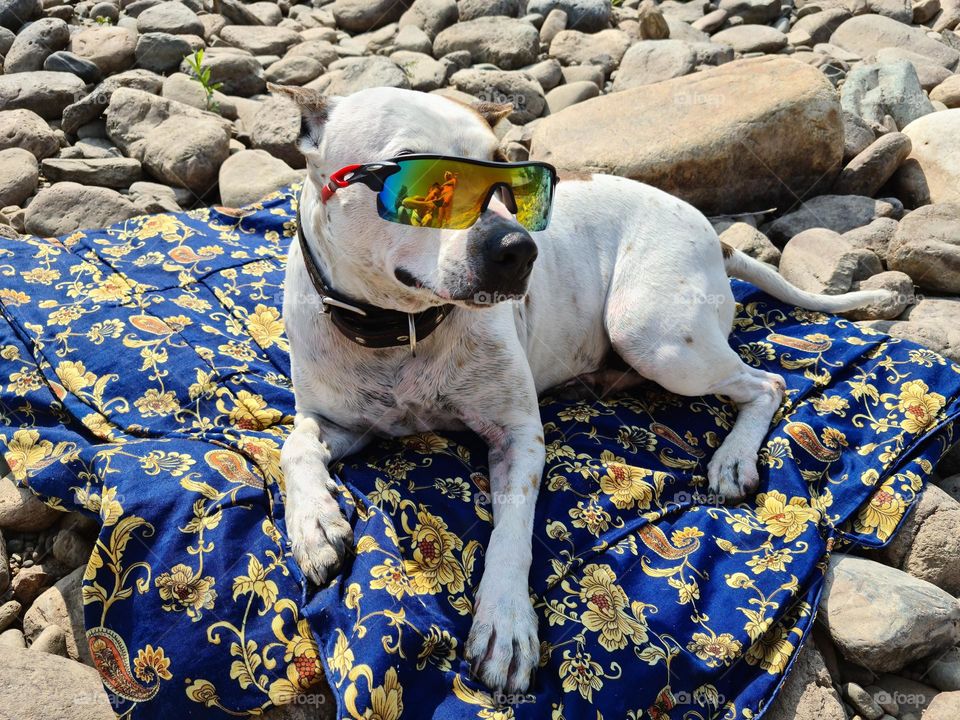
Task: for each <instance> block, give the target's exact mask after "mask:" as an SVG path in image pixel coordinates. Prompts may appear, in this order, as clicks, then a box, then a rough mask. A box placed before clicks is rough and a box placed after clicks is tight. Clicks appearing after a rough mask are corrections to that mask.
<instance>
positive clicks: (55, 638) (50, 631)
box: [30, 625, 67, 657]
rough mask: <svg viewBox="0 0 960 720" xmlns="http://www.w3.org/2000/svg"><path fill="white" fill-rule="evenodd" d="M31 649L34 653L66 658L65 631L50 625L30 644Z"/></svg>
mask: <svg viewBox="0 0 960 720" xmlns="http://www.w3.org/2000/svg"><path fill="white" fill-rule="evenodd" d="M30 649H31V650H33V651H34V652H45V653H50V654H51V655H60V656H62V657H66V655H67V634H66V633H65V632H64V631H63V628H62V627H59V626H57V625H48V626H47V627H45V628H44V629H43V632H41V633H40V634H39V635H37V638H36V639H35V640H34V641H33V642H32V643H31V644H30Z"/></svg>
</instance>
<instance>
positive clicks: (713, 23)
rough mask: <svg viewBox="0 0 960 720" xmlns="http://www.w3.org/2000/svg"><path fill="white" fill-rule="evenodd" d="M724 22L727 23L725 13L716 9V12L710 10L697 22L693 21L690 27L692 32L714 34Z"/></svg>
mask: <svg viewBox="0 0 960 720" xmlns="http://www.w3.org/2000/svg"><path fill="white" fill-rule="evenodd" d="M725 22H727V11H726V10H721V9H719V8H717V9H716V10H711V11H710V12H708V13H707V14H706V15H704V16H703V17H701V18H699V19H698V20H695V21H694V22H693V23H691V26H692V27H693V29H694V30H699V31H701V32H705V33H715V32H716V31H717V30H719V29H720V28H722V27H723V25H724V23H725Z"/></svg>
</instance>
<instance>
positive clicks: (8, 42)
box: [0, 0, 17, 55]
mask: <svg viewBox="0 0 960 720" xmlns="http://www.w3.org/2000/svg"><path fill="white" fill-rule="evenodd" d="M2 2H3V0H0V5H2ZM16 39H17V36H16V35H15V34H14V32H13V31H12V30H8V29H7V28H5V27H3V26H2V25H0V55H6V54H7V53H8V52H10V48H11V47H13V41H14V40H16Z"/></svg>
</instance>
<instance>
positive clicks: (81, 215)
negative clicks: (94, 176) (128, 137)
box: [25, 182, 140, 237]
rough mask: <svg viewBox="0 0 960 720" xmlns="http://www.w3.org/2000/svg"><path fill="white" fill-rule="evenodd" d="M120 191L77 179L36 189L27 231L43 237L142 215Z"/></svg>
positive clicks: (27, 222)
mask: <svg viewBox="0 0 960 720" xmlns="http://www.w3.org/2000/svg"><path fill="white" fill-rule="evenodd" d="M139 214H140V213H139V211H138V210H137V208H136V207H134V205H133V204H132V203H131V202H130V201H129V200H127V199H126V198H125V197H123V195H121V194H120V193H118V192H116V191H114V190H110V189H108V188H102V187H87V186H85V185H79V184H77V183H72V182H65V183H55V184H53V185H51V186H50V187H48V188H44V189H43V190H41V191H40V192H38V193H37V196H36V197H35V198H34V199H33V202H31V203H30V205H29V206H28V207H27V214H26V219H25V223H26V228H27V232H30V233H33V234H34V235H40V236H42V237H55V236H58V235H66V234H67V233H71V232H73V231H75V230H85V229H90V228H99V227H104V226H106V225H112V224H113V223H117V222H120V221H121V220H127V219H128V218H132V217H135V216H137V215H139Z"/></svg>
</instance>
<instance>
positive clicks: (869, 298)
mask: <svg viewBox="0 0 960 720" xmlns="http://www.w3.org/2000/svg"><path fill="white" fill-rule="evenodd" d="M720 245H721V248H722V250H723V264H724V267H725V268H726V270H727V275H729V276H730V277H735V278H740V279H741V280H746V281H747V282H749V283H753V284H754V285H756V286H757V287H758V288H760V289H761V290H763V291H764V292H766V293H769V294H770V295H773V296H774V297H775V298H777V299H778V300H782V301H783V302H786V303H790V304H792V305H797V306H799V307H802V308H806V309H807V310H820V311H822V312H831V313H837V312H845V311H847V310H854V309H856V308H860V307H863V306H865V305H870V304H871V303H878V302H881V301H883V300H885V299H887V298H888V297H889V295H890V291H889V290H857V291H855V292H848V293H844V294H843V295H817V294H816V293H811V292H807V291H806V290H801V289H800V288H798V287H797V286H796V285H791V284H790V283H789V282H788V281H787V280H786V279H785V278H784V277H783V276H782V275H781V274H780V273H778V272H777V271H776V270H774V269H773V268H772V267H770V266H769V265H767V264H766V263H762V262H760V261H759V260H754V259H753V258H752V257H750V256H749V255H746V254H745V253H742V252H740V251H739V250H736V249H734V248H732V247H730V246H729V245H727V244H726V243H724V242H721V243H720Z"/></svg>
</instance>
